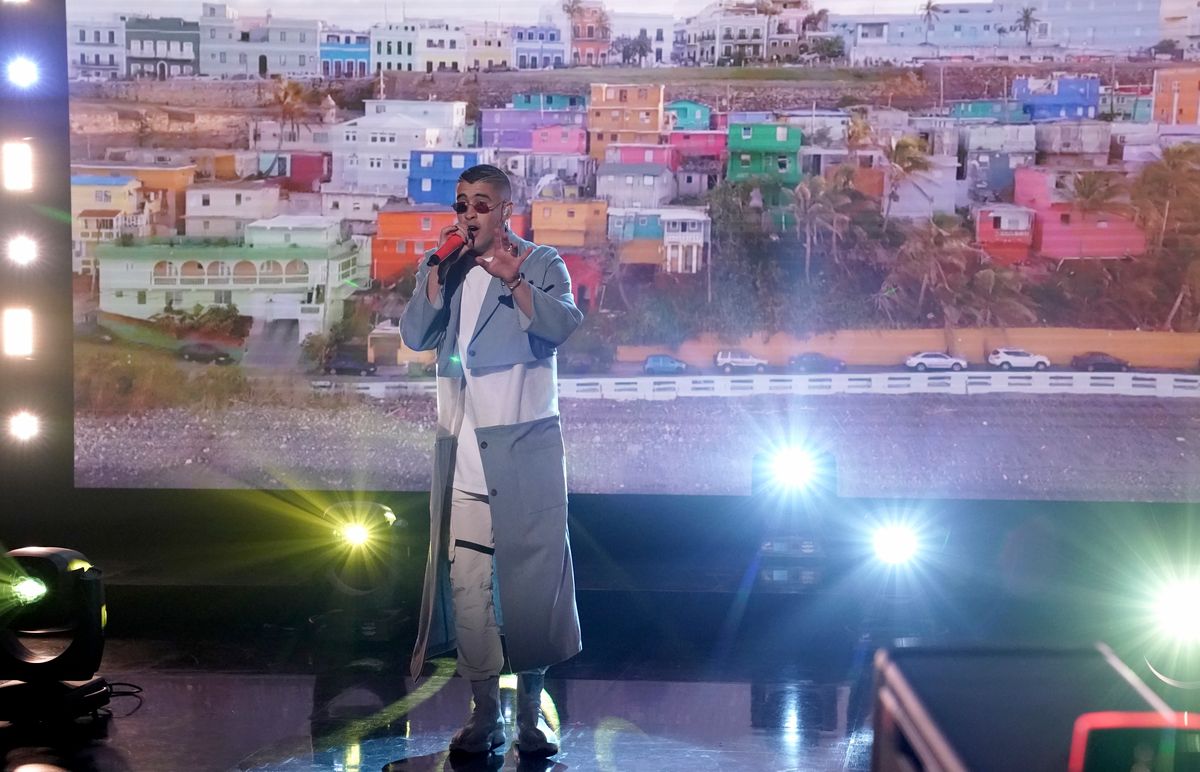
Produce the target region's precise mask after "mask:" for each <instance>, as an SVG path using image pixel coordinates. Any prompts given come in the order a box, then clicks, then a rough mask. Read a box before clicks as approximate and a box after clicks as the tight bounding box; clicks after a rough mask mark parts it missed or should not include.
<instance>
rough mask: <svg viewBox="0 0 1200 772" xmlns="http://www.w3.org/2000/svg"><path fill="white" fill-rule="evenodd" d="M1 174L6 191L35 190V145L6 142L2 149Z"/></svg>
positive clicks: (0, 149)
mask: <svg viewBox="0 0 1200 772" xmlns="http://www.w3.org/2000/svg"><path fill="white" fill-rule="evenodd" d="M0 174H3V179H4V189H5V190H33V145H31V144H29V143H28V142H5V143H4V145H3V147H2V148H0Z"/></svg>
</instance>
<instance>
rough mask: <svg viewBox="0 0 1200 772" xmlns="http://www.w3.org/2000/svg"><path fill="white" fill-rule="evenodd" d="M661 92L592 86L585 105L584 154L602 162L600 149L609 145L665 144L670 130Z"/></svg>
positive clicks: (649, 87)
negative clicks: (586, 106)
mask: <svg viewBox="0 0 1200 772" xmlns="http://www.w3.org/2000/svg"><path fill="white" fill-rule="evenodd" d="M665 92H666V86H662V85H657V86H656V85H651V84H625V85H613V84H609V83H593V84H592V90H591V97H590V101H589V102H588V122H587V126H588V140H589V142H588V154H589V155H590V156H591V157H592V158H595V159H596V160H597V161H602V160H604V149H605V148H606V147H608V145H610V144H612V143H613V142H620V143H626V144H651V145H658V144H665V143H666V142H667V139H668V137H667V134H668V132H669V130H670V127H669V126H668V123H667V113H666V109H665V102H664V95H665ZM614 137H616V138H615V139H614Z"/></svg>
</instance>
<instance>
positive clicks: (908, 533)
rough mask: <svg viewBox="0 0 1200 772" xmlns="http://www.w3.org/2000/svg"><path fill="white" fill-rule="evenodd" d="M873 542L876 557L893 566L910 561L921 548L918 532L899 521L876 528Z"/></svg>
mask: <svg viewBox="0 0 1200 772" xmlns="http://www.w3.org/2000/svg"><path fill="white" fill-rule="evenodd" d="M871 543H872V545H873V546H874V547H875V557H877V558H879V559H880V560H881V561H883V562H884V563H887V564H888V565H892V566H899V565H903V564H904V563H908V562H909V561H911V560H912V559H913V558H914V557H916V555H917V551H918V549H919V548H920V543H919V541H918V539H917V534H916V532H915V531H914V530H913V529H912V528H910V527H909V526H907V525H902V524H899V523H896V524H893V525H883V526H880V527H878V528H876V529H875V533H874V535H873V536H872V537H871Z"/></svg>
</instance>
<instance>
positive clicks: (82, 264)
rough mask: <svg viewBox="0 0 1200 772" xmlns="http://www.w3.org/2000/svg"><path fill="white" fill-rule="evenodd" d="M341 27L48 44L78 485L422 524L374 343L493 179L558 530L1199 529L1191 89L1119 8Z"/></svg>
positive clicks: (196, 11) (101, 25)
mask: <svg viewBox="0 0 1200 772" xmlns="http://www.w3.org/2000/svg"><path fill="white" fill-rule="evenodd" d="M346 5H347V8H346V9H345V13H344V14H343V15H342V16H341V17H339V18H331V17H329V16H328V15H327V13H328V12H327V11H326V10H325V9H323V8H321V7H318V6H316V5H315V4H311V3H304V2H283V3H280V2H274V3H271V9H270V10H269V11H268V10H267V9H266V7H265V6H262V7H260V6H258V5H250V4H247V5H244V6H238V5H233V4H228V5H227V4H218V3H200V2H196V3H174V4H172V3H166V4H163V3H155V4H149V3H144V2H139V0H128V2H125V3H124V4H117V5H114V4H111V3H109V4H105V5H97V4H95V3H90V2H89V3H83V2H75V3H72V4H70V6H69V24H68V29H66V30H64V34H65V35H66V36H67V40H68V44H69V57H70V64H71V77H72V81H71V124H72V166H71V191H72V193H71V211H70V218H71V228H72V238H73V247H74V248H73V253H72V255H71V257H70V259H71V262H72V269H73V277H74V278H73V284H72V288H71V289H72V292H73V298H74V308H75V325H76V337H75V345H74V361H75V398H76V416H75V445H76V453H75V476H76V483H77V484H78V485H79V486H82V487H121V488H141V487H168V488H244V487H250V488H276V487H295V488H305V489H308V488H315V489H352V488H354V489H359V488H362V489H377V490H422V489H424V488H426V487H427V485H428V482H429V472H430V465H431V461H430V453H431V449H432V445H433V427H434V416H435V398H434V374H433V372H432V367H431V362H432V355H431V353H430V352H416V351H412V350H410V349H408V348H406V347H405V346H404V345H403V343H402V341H401V340H400V336H399V332H398V329H397V326H396V320H397V319H398V318H399V316H400V315H401V313H402V312H403V309H404V306H405V303H406V302H407V300H408V298H409V295H410V294H411V291H412V286H413V272H414V270H415V267H416V264H417V262H418V260H419V259H420V257H421V255H422V254H423V253H424V251H425V250H426V249H428V248H430V247H432V246H434V245H435V244H436V241H437V235H438V233H439V232H440V230H441V229H442V228H443V227H444V226H446V225H447V224H449V223H451V222H452V221H453V216H454V215H453V213H452V211H451V210H450V208H449V203H450V202H451V201H452V200H453V197H454V186H455V181H456V180H457V178H458V175H459V174H460V173H461V172H462V170H463V169H465V168H467V167H470V166H472V165H474V164H477V163H491V164H496V165H498V166H501V167H502V168H504V169H505V170H506V171H507V172H508V173H509V175H510V177H511V178H512V180H513V184H514V200H515V203H516V209H515V215H514V217H513V220H512V227H513V228H514V229H515V230H516V231H517V232H519V233H520V234H522V235H524V236H526V237H529V238H532V239H533V240H534V241H537V242H539V243H545V244H550V245H553V246H555V247H557V248H558V250H559V252H560V253H561V254H562V256H563V258H564V260H565V261H566V263H567V266H568V268H569V270H570V272H571V275H572V280H573V289H574V293H575V298H576V301H577V303H578V305H579V306H580V307H581V308H582V309H583V310H584V311H585V313H586V319H585V322H584V324H583V326H582V328H581V329H580V330H579V332H578V333H577V334H576V335H575V337H574V338H572V339H571V340H570V341H569V342H568V343H567V344H566V345H565V346H564V347H563V348H562V349H561V350H560V351H559V352H558V357H557V367H558V376H559V383H560V410H561V414H562V418H563V424H564V432H565V436H566V441H567V448H568V465H569V479H570V485H571V488H572V490H573V491H575V492H580V493H622V492H627V493H663V494H744V493H748V492H749V491H750V482H751V467H752V464H753V462H754V459H755V457H756V455H764V454H769V453H771V452H772V451H774V450H775V449H778V448H780V447H782V446H785V445H789V444H803V445H806V446H810V447H814V448H817V449H819V450H821V451H823V452H827V453H828V454H830V455H831V456H832V457H833V458H834V459H835V460H836V466H837V480H838V489H839V490H840V491H841V492H842V493H843V494H846V495H863V496H935V497H937V496H947V497H995V498H1044V499H1077V498H1082V499H1116V500H1181V499H1183V500H1187V499H1195V498H1197V494H1198V492H1200V482H1198V477H1200V476H1198V475H1197V470H1198V469H1200V431H1198V428H1200V376H1198V375H1197V365H1198V360H1200V335H1198V334H1197V332H1196V330H1197V326H1198V324H1200V293H1198V290H1200V267H1198V264H1197V263H1196V262H1195V259H1194V258H1195V255H1196V254H1197V251H1196V226H1195V223H1196V222H1198V221H1200V218H1197V216H1196V215H1197V214H1198V212H1197V209H1198V204H1200V198H1198V197H1200V176H1198V172H1197V170H1196V162H1197V159H1198V158H1200V155H1198V153H1200V150H1197V145H1195V144H1192V140H1193V139H1195V138H1197V133H1196V130H1195V127H1196V125H1197V115H1196V110H1197V104H1198V103H1200V100H1198V99H1197V94H1196V84H1197V83H1200V74H1197V73H1196V72H1194V71H1192V70H1190V69H1189V68H1188V67H1186V66H1185V65H1182V64H1179V63H1174V62H1169V61H1157V62H1156V61H1155V60H1154V59H1153V58H1151V57H1149V56H1147V55H1146V54H1147V52H1146V48H1147V47H1148V46H1152V45H1154V44H1155V43H1157V42H1158V41H1159V40H1161V39H1162V38H1163V37H1164V36H1165V34H1164V33H1163V32H1162V31H1161V30H1157V29H1155V30H1148V31H1143V30H1142V27H1141V26H1138V27H1137V30H1138V32H1137V34H1136V35H1135V34H1134V33H1131V32H1129V31H1128V30H1131V29H1134V27H1135V25H1133V24H1126V21H1128V20H1123V17H1122V16H1121V14H1122V13H1123V11H1122V10H1121V9H1122V5H1121V3H1119V2H1118V3H1108V4H1105V9H1108V8H1109V6H1111V9H1109V10H1105V9H1101V10H1099V11H1097V13H1096V14H1095V15H1094V16H1093V15H1089V18H1088V19H1085V20H1079V19H1076V18H1075V17H1074V16H1072V15H1070V14H1066V15H1064V16H1063V17H1062V18H1061V19H1059V18H1058V16H1055V14H1057V13H1058V11H1056V10H1055V9H1054V8H1049V7H1048V8H1047V9H1046V10H1045V11H1043V12H1042V13H1043V14H1044V15H1046V16H1047V21H1050V22H1052V23H1050V24H1048V25H1045V26H1037V27H1035V28H1032V29H1030V30H1025V29H1023V28H1021V27H1019V26H1018V24H1017V20H1016V19H1012V20H1007V19H1006V20H1004V24H1003V25H1000V26H1003V27H1004V28H1005V32H1004V33H1003V34H1001V33H999V32H998V31H994V30H993V29H992V27H993V25H995V24H996V21H995V19H994V18H993V17H992V16H988V15H987V14H989V13H992V11H994V10H995V9H991V6H990V5H989V4H981V5H980V6H979V9H978V10H971V11H969V12H964V13H963V14H962V18H958V16H959V15H958V14H956V17H955V18H954V19H945V18H941V17H939V18H935V19H934V20H932V21H929V20H922V19H919V18H918V17H915V16H914V17H911V18H909V17H904V16H896V17H889V19H890V21H889V22H888V25H887V26H886V29H887V30H890V32H888V33H887V34H886V35H884V36H883V37H880V36H879V35H878V34H876V33H877V32H879V31H880V30H883V29H885V27H883V26H881V22H880V20H879V17H872V16H870V15H869V14H858V13H857V9H854V8H850V7H849V6H847V8H846V9H842V10H843V12H842V13H841V14H831V13H826V12H822V11H821V10H820V9H819V8H810V7H807V5H806V4H804V3H801V2H797V1H796V0H776V1H775V2H759V3H757V4H756V3H746V4H741V5H739V4H728V3H727V4H725V5H724V6H722V5H720V4H714V5H711V6H701V5H700V4H693V5H689V6H686V7H685V6H683V5H681V6H679V7H675V6H674V5H671V6H670V7H668V5H667V4H662V5H661V6H657V7H651V8H647V7H646V6H645V4H642V5H641V6H640V7H639V8H637V9H636V12H635V8H633V7H630V6H628V5H621V4H615V3H614V4H610V5H608V6H605V5H604V4H602V3H600V2H597V1H595V0H582V1H580V0H573V2H570V3H566V4H564V5H562V6H559V5H548V6H545V7H540V8H539V7H537V6H536V4H529V3H527V4H515V5H512V7H511V8H509V7H508V6H507V5H506V6H505V8H506V10H505V11H504V16H503V18H502V19H501V18H500V17H499V16H498V13H497V11H496V9H491V10H486V9H485V10H483V11H481V12H480V15H477V16H474V17H468V16H466V15H463V16H461V17H455V16H445V15H444V14H445V11H444V9H443V8H442V7H441V6H435V4H433V3H421V2H415V1H413V0H410V2H408V3H407V4H406V6H405V8H404V10H403V12H401V11H400V9H398V8H392V9H390V11H389V9H387V8H385V7H384V6H383V5H380V6H379V7H378V8H374V7H372V8H366V7H364V6H362V5H361V4H355V3H347V4H346ZM988 9H991V10H988ZM868 10H869V9H868ZM997 13H998V12H997ZM1051 17H1053V18H1051ZM1085 22H1086V23H1087V24H1088V25H1089V26H1090V27H1092V28H1093V32H1092V34H1091V37H1089V36H1087V35H1084V34H1075V32H1073V29H1074V28H1073V27H1072V26H1071V25H1076V26H1077V25H1078V24H1083V23H1085ZM1140 23H1141V24H1142V26H1146V25H1148V24H1149V22H1144V20H1143V22H1140ZM1097 30H1098V31H1097ZM1121 30H1124V32H1123V33H1122V32H1121ZM1143 38H1145V39H1143ZM1080 41H1085V42H1080ZM918 44H919V45H918ZM968 55H969V56H970V57H974V58H976V59H983V58H987V59H991V60H997V59H999V60H1002V61H999V62H996V61H993V62H992V63H991V64H988V65H982V64H972V63H970V62H969V61H963V60H964V59H966V58H968ZM1097 62H1102V64H1098V63H1097ZM1156 71H1157V76H1156ZM1176 85H1177V86H1178V87H1176ZM1189 89H1190V91H1189Z"/></svg>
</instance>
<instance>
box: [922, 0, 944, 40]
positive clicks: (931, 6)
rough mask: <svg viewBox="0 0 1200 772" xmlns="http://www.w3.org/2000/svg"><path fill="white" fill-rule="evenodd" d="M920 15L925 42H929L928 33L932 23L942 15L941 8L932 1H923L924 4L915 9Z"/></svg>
mask: <svg viewBox="0 0 1200 772" xmlns="http://www.w3.org/2000/svg"><path fill="white" fill-rule="evenodd" d="M917 10H918V11H920V13H921V21H923V22H925V42H926V43H928V42H929V31H930V30H932V29H933V23H934V22H935V21H937V20H938V17H939V16H941V15H942V7H941V6H940V5H938V4H937V3H935V2H934V1H933V0H925V4H924V5H922V6H921V7H920V8H918V9H917Z"/></svg>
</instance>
